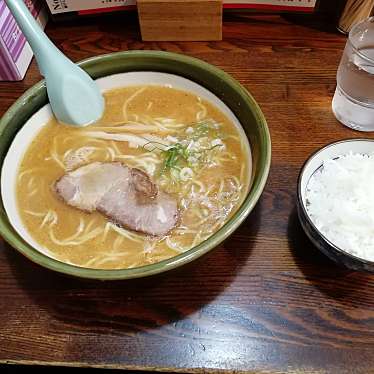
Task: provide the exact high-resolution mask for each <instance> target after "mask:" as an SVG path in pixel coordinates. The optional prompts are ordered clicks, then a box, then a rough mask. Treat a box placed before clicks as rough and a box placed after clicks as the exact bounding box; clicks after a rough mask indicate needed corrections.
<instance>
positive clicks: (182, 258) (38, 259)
mask: <svg viewBox="0 0 374 374" xmlns="http://www.w3.org/2000/svg"><path fill="white" fill-rule="evenodd" d="M126 56H129V57H130V58H131V57H140V58H150V59H151V58H158V59H162V60H172V61H176V62H181V63H184V64H187V65H190V66H191V65H192V66H194V67H197V68H203V69H204V70H207V71H208V72H210V73H211V74H213V75H215V76H216V77H217V78H219V79H221V80H224V81H225V83H226V84H228V85H229V86H230V87H231V88H233V90H235V91H236V92H238V94H239V95H240V96H241V97H242V98H244V99H245V100H246V101H249V103H250V105H251V107H252V110H253V111H254V112H255V116H256V118H257V120H258V123H259V125H260V127H261V134H262V136H263V137H264V145H265V149H264V150H263V151H264V154H263V155H262V157H263V161H264V162H263V168H262V169H263V171H262V173H261V175H260V177H259V180H258V182H257V184H256V186H254V188H251V189H250V190H249V191H248V193H247V196H246V197H245V200H244V201H243V203H242V204H241V206H240V207H239V209H238V210H237V211H236V212H235V213H234V214H233V216H232V217H231V218H230V220H229V221H228V222H226V224H225V225H223V226H222V227H221V228H220V229H219V230H218V231H217V232H215V233H214V234H213V235H212V236H211V237H209V238H208V239H207V240H206V241H204V242H202V243H200V244H199V245H197V246H195V247H193V248H191V249H190V250H188V251H186V252H184V253H181V254H178V255H177V256H174V257H171V258H169V259H166V260H163V261H160V262H157V263H154V264H149V265H144V266H140V267H136V268H131V269H91V268H84V267H80V266H76V265H73V264H69V263H65V262H62V261H59V260H56V259H53V258H51V257H49V256H47V255H45V254H43V253H41V252H39V251H38V250H36V249H35V248H33V247H32V246H31V245H29V244H28V243H26V242H25V241H24V240H23V238H22V237H20V236H18V234H17V233H16V232H13V230H14V229H13V227H12V226H11V225H10V224H9V228H8V227H6V225H5V224H4V222H3V221H4V219H5V220H8V217H7V215H6V213H4V216H0V234H1V236H2V237H3V238H4V240H6V241H7V242H8V243H9V244H10V245H11V246H12V247H13V248H14V249H16V250H17V251H18V252H20V253H22V254H23V255H24V256H25V257H27V258H28V259H30V260H31V261H33V262H35V263H37V264H39V265H41V266H43V267H45V268H48V269H50V270H53V271H57V272H59V273H63V274H66V275H72V276H75V277H80V278H86V279H98V280H123V279H132V278H140V277H146V276H151V275H155V274H158V273H162V272H165V271H168V270H171V269H175V268H177V267H180V266H182V265H184V264H187V263H189V262H191V261H193V260H195V259H197V258H199V257H201V256H202V255H204V254H206V253H207V252H209V251H210V250H212V249H213V248H215V247H217V246H218V245H219V244H220V243H222V242H223V241H224V240H225V239H226V238H227V237H229V236H230V235H231V234H232V233H233V232H234V231H235V230H236V229H237V228H238V227H239V226H240V224H241V223H242V222H243V221H244V220H245V218H246V217H247V216H248V214H249V213H250V212H251V210H252V209H253V208H254V206H255V204H256V203H257V201H258V200H259V198H260V196H261V194H262V192H263V190H264V187H265V184H266V182H267V178H268V174H269V170H270V164H271V138H270V132H269V129H268V126H267V122H266V119H265V117H264V115H263V113H262V111H261V109H260V107H259V105H258V104H257V102H256V101H255V100H254V98H253V97H252V95H251V94H250V93H249V92H248V91H247V90H246V89H245V88H244V87H243V86H242V85H241V84H240V83H239V82H238V81H236V80H235V79H234V78H232V77H231V76H230V75H229V74H227V73H225V72H224V71H223V70H221V69H219V68H217V67H215V66H213V65H211V64H209V63H207V62H205V61H202V60H200V59H197V58H193V57H189V56H186V55H181V54H177V53H171V52H164V51H124V52H114V53H109V54H104V55H98V56H94V57H90V58H88V59H85V60H82V61H80V62H78V65H79V66H81V67H82V68H84V69H86V70H87V69H88V70H89V69H90V68H92V67H93V66H95V64H96V63H102V62H105V61H106V60H112V59H113V58H114V59H115V58H117V57H126ZM134 71H136V70H134ZM154 71H158V70H157V69H155V70H154ZM103 76H106V75H105V74H104V75H103ZM189 79H190V80H191V78H189ZM44 87H45V82H44V80H42V81H39V82H38V83H36V84H35V85H33V86H32V87H31V88H29V89H28V90H27V91H25V93H24V94H23V95H22V96H21V97H19V98H18V99H17V100H16V101H15V102H14V103H13V104H12V105H11V107H10V108H9V109H8V110H7V111H6V112H5V113H4V115H3V117H2V118H1V120H0V137H1V136H2V134H3V132H4V128H6V127H5V124H7V123H8V122H9V120H10V119H11V118H12V117H13V116H14V115H15V114H16V113H17V111H18V110H19V107H22V103H24V102H25V101H27V99H28V98H30V97H33V95H36V94H38V93H39V91H40V90H41V89H42V88H44ZM212 92H213V91H212ZM213 93H214V92H213ZM223 101H224V100H223ZM224 102H225V101H224ZM226 105H227V106H228V107H229V108H230V106H229V105H228V104H227V103H226ZM230 109H231V108H230ZM33 113H35V111H34V112H33ZM239 122H241V121H239ZM6 153H7V151H4V154H6Z"/></svg>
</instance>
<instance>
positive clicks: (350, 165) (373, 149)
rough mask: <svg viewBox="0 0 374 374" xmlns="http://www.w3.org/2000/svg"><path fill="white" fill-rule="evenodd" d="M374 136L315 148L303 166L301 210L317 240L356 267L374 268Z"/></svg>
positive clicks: (333, 256)
mask: <svg viewBox="0 0 374 374" xmlns="http://www.w3.org/2000/svg"><path fill="white" fill-rule="evenodd" d="M373 186H374V140H371V139H348V140H343V141H339V142H335V143H332V144H329V145H327V146H325V147H323V148H322V149H320V150H318V151H317V152H315V153H314V154H313V155H312V156H311V157H310V158H309V159H308V160H307V161H306V162H305V164H304V166H303V167H302V169H301V171H300V175H299V180H298V190H297V210H298V215H299V219H300V223H301V226H302V227H303V229H304V231H305V233H306V235H307V236H308V237H309V239H310V240H311V241H312V242H313V244H314V245H315V246H316V247H317V248H318V249H319V250H320V251H321V252H323V253H324V254H325V255H327V256H328V257H329V258H330V259H332V260H333V261H335V262H336V263H338V264H340V265H344V266H345V267H347V268H349V269H352V270H359V271H366V272H371V273H374V187H373Z"/></svg>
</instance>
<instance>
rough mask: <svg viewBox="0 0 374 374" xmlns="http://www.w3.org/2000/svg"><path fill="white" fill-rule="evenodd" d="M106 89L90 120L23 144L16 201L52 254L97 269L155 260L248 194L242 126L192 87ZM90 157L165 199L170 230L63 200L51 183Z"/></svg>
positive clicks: (203, 231) (188, 242)
mask: <svg viewBox="0 0 374 374" xmlns="http://www.w3.org/2000/svg"><path fill="white" fill-rule="evenodd" d="M104 96H105V101H106V106H105V113H104V115H103V117H102V118H101V120H100V121H99V122H98V123H96V124H94V125H91V126H88V127H85V128H80V129H77V128H73V127H68V126H63V125H61V124H58V123H57V122H56V120H55V119H52V120H51V121H50V122H49V123H48V124H47V125H45V126H44V127H43V128H42V130H41V131H40V132H39V133H38V135H37V136H36V137H35V139H34V140H33V142H32V143H31V145H30V146H29V148H28V149H27V151H26V153H25V155H24V157H23V159H22V162H21V164H20V169H19V171H18V180H17V202H18V209H19V212H20V216H21V219H22V221H23V224H24V225H25V227H26V229H27V230H28V232H29V233H30V235H31V236H32V238H33V239H34V240H35V241H36V242H37V243H38V244H39V245H40V246H41V247H42V248H44V249H45V252H46V253H47V254H48V255H49V256H51V257H53V258H55V259H58V260H60V261H62V262H65V263H69V264H74V265H77V266H81V267H87V268H96V269H123V268H134V267H139V266H144V265H147V264H152V263H156V262H159V261H162V260H165V259H168V258H171V257H173V256H176V255H178V254H180V253H183V252H185V251H187V250H189V249H191V248H192V247H194V246H196V245H198V244H199V243H201V242H203V241H205V240H206V239H208V238H209V237H210V236H211V235H213V234H214V233H215V232H216V231H218V230H219V229H220V228H221V227H222V226H223V225H224V224H225V223H226V222H227V220H228V219H229V218H230V216H231V215H232V214H233V213H234V212H235V211H236V210H237V209H238V208H239V207H240V205H241V203H242V202H243V200H244V198H245V196H246V194H247V193H248V189H249V181H250V177H251V156H250V149H249V144H248V140H247V138H246V137H245V136H244V134H243V131H242V130H241V129H238V128H237V127H236V125H234V123H232V122H231V121H230V120H229V119H228V118H227V117H226V116H225V115H224V114H223V113H222V112H221V111H220V110H219V109H218V108H217V107H215V106H214V105H212V104H211V103H210V102H208V101H206V100H204V99H202V98H200V97H198V96H196V95H195V94H193V93H190V92H186V91H181V90H177V89H174V88H169V87H165V86H154V85H147V86H131V87H126V88H120V89H115V90H110V91H107V92H106V93H105V94H104ZM94 162H101V163H110V162H120V163H121V164H123V165H125V166H128V167H129V168H136V169H139V170H141V171H142V172H144V173H145V174H146V175H147V176H148V177H149V178H150V180H151V181H152V182H153V183H154V184H155V185H156V186H157V188H158V189H159V190H160V191H163V193H164V192H165V193H167V194H170V195H171V196H173V197H174V198H175V199H176V201H177V205H178V214H179V218H178V222H177V223H176V225H175V226H174V227H173V228H172V230H171V231H170V232H168V233H167V234H165V235H163V236H161V237H160V236H152V235H146V234H144V233H140V232H138V231H135V230H131V229H129V228H128V227H124V226H120V225H118V224H115V223H114V222H111V220H110V219H109V218H108V217H106V216H104V215H103V214H101V213H99V212H96V211H95V212H92V213H88V212H85V211H82V210H79V209H77V208H75V207H72V206H69V205H68V204H66V202H64V201H63V200H62V199H61V198H60V197H59V196H58V195H57V194H56V191H55V189H54V188H53V186H54V185H55V183H56V181H57V180H59V179H60V178H61V177H62V176H64V175H65V174H67V173H69V172H72V171H73V170H76V169H78V168H80V167H82V166H85V165H89V164H92V163H94Z"/></svg>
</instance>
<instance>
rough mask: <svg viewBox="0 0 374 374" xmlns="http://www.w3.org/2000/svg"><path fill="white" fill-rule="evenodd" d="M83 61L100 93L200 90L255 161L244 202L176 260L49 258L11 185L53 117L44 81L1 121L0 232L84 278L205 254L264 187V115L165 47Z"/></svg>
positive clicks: (130, 274) (136, 271) (228, 83)
mask: <svg viewBox="0 0 374 374" xmlns="http://www.w3.org/2000/svg"><path fill="white" fill-rule="evenodd" d="M80 66H81V67H82V68H84V69H85V70H86V71H87V72H88V73H89V74H90V75H91V76H92V77H93V78H95V79H97V80H98V84H99V85H100V87H101V89H102V90H106V89H112V88H117V87H123V86H126V85H136V84H137V85H141V84H158V85H169V86H171V87H173V88H178V89H183V90H186V91H190V92H193V93H195V94H196V95H199V96H200V97H202V98H204V99H206V100H208V101H210V102H211V103H213V104H214V105H216V106H217V107H218V108H219V109H220V110H221V111H222V112H223V113H224V114H226V116H227V117H228V118H229V119H231V121H233V122H234V123H235V122H236V123H237V125H238V126H239V128H240V133H241V136H243V137H246V138H247V139H248V141H249V144H250V148H251V154H249V155H248V157H251V159H252V160H251V164H252V174H251V178H250V186H249V190H248V193H247V194H246V196H245V198H244V201H243V202H242V203H241V205H240V207H239V208H238V209H237V210H236V211H235V213H234V214H233V215H232V216H231V217H230V218H229V219H228V220H227V221H226V223H225V224H224V225H223V226H222V227H221V228H220V229H219V230H218V231H217V232H215V233H214V234H213V235H212V236H210V237H209V238H208V239H207V240H205V241H203V242H202V243H200V244H199V245H196V246H194V247H193V248H191V249H190V250H187V251H185V252H183V253H181V254H179V255H177V256H175V257H172V258H169V259H167V260H163V261H160V262H157V263H153V264H150V265H144V266H139V267H134V268H129V269H93V268H85V267H80V266H76V265H73V264H70V263H66V262H62V261H59V260H56V259H54V258H53V257H52V256H50V255H49V254H48V253H46V252H45V251H43V250H42V249H41V248H39V246H38V244H37V243H36V242H34V241H33V239H32V237H31V236H30V234H29V233H28V232H27V230H26V228H25V226H24V225H23V223H22V221H21V219H20V215H19V214H18V209H17V203H16V193H15V183H16V175H17V170H18V166H19V164H20V162H21V160H22V157H23V154H24V152H25V150H26V149H27V147H28V146H29V145H30V143H31V140H32V139H33V138H34V137H35V135H36V134H37V132H38V131H39V129H40V128H41V127H42V126H43V124H45V123H46V122H47V121H48V120H49V119H50V118H51V116H52V112H51V110H50V106H49V104H48V98H47V93H46V88H45V84H44V81H41V82H39V83H38V84H36V85H35V86H33V87H32V88H31V89H29V90H28V91H27V92H26V93H25V94H24V95H23V96H22V97H20V98H19V99H18V100H17V101H16V102H15V103H14V104H13V105H12V107H11V108H10V109H9V110H8V111H7V112H6V113H5V115H4V116H3V118H2V119H1V125H0V160H1V168H2V174H1V195H2V205H1V207H0V208H1V216H0V234H1V235H2V237H3V238H4V239H5V240H6V241H7V242H8V243H9V244H10V245H11V246H12V247H13V248H15V249H16V250H18V251H19V252H20V253H22V254H23V255H24V256H26V257H27V258H29V259H30V260H31V261H33V262H35V263H37V264H39V265H41V266H43V267H45V268H48V269H51V270H54V271H57V272H60V273H64V274H67V275H72V276H77V277H81V278H90V279H100V280H116V279H131V278H140V277H145V276H150V275H153V274H157V273H162V272H165V271H168V270H171V269H174V268H177V267H180V266H182V265H184V264H186V263H189V262H191V261H193V260H195V259H197V258H199V257H201V256H202V255H204V254H205V253H207V252H209V251H210V250H212V249H213V248H215V247H216V246H218V245H219V244H220V243H221V242H222V241H224V240H225V239H226V238H227V237H228V236H229V235H231V234H232V233H233V232H234V231H235V229H236V228H238V226H239V225H240V224H241V223H242V222H243V221H244V220H245V219H246V217H247V216H248V215H249V213H250V212H251V211H252V209H253V208H254V206H255V204H256V202H257V201H258V199H259V198H260V196H261V193H262V191H263V189H264V186H265V183H266V180H267V177H268V172H269V167H270V159H271V143H270V135H269V131H268V128H267V125H266V121H265V118H264V116H263V114H262V112H261V110H260V108H259V106H258V105H257V104H256V102H255V100H254V99H253V98H252V96H251V95H250V94H249V93H248V92H247V91H246V90H245V89H244V88H243V87H242V86H241V85H240V84H239V83H238V82H236V81H235V80H234V79H233V78H231V77H230V76H229V75H228V74H226V73H225V72H223V71H222V70H220V69H218V68H216V67H214V66H212V65H209V64H207V63H205V62H203V61H201V60H198V59H195V58H191V57H187V56H183V55H179V54H173V53H168V52H154V51H152V52H151V51H131V52H120V53H114V54H108V55H103V56H98V57H93V58H90V59H88V60H85V61H82V62H81V63H80Z"/></svg>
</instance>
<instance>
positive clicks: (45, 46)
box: [5, 0, 62, 76]
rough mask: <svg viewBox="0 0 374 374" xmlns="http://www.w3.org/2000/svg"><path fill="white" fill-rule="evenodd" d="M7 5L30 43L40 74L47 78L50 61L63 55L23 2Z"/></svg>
mask: <svg viewBox="0 0 374 374" xmlns="http://www.w3.org/2000/svg"><path fill="white" fill-rule="evenodd" d="M5 3H6V5H7V6H8V8H9V10H10V11H11V13H12V15H13V17H14V18H15V19H16V21H17V23H18V26H19V27H20V29H21V30H22V32H23V34H24V35H25V37H26V39H27V41H28V42H29V44H30V46H31V49H32V50H33V52H34V54H35V57H36V60H37V62H38V65H39V69H40V72H41V73H42V75H43V76H45V71H46V69H47V65H48V59H51V57H53V55H55V54H58V55H61V56H62V53H61V52H60V50H59V49H57V47H56V46H55V45H54V44H53V43H52V42H51V41H50V40H49V38H48V37H47V35H46V34H45V33H44V31H43V30H42V29H41V27H40V25H39V24H38V22H37V21H36V20H35V18H34V17H33V15H32V14H31V13H30V11H29V9H28V8H27V6H26V5H25V3H24V2H23V0H5ZM61 56H59V58H61Z"/></svg>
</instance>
